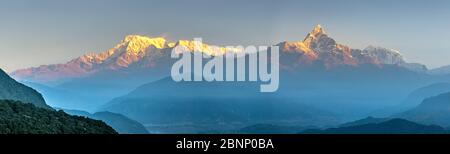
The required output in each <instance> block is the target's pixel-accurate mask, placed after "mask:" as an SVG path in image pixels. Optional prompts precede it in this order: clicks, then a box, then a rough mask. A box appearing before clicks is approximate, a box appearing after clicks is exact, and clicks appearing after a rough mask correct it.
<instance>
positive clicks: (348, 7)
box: [0, 0, 450, 71]
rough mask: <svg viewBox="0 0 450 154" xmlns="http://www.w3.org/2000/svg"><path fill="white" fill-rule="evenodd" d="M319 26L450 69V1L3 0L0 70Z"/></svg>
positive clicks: (238, 41) (234, 41)
mask: <svg viewBox="0 0 450 154" xmlns="http://www.w3.org/2000/svg"><path fill="white" fill-rule="evenodd" d="M316 24H321V25H322V26H323V27H324V28H325V30H326V31H327V32H328V34H329V35H330V36H331V37H333V38H335V39H336V40H337V41H338V42H339V43H342V44H346V45H350V46H351V47H354V48H364V47H366V46H368V45H376V46H383V47H387V48H393V49H396V50H399V51H401V52H402V53H403V55H404V56H405V58H406V59H407V60H408V61H410V62H420V63H423V64H426V65H427V66H428V67H430V68H434V67H438V66H442V65H448V64H450V60H449V59H450V1H448V0H434V1H429V0H371V1H364V0H314V1H313V0H306V1H302V0H104V1H100V0H76V1H74V0H72V1H70V0H0V68H3V69H6V70H7V71H13V70H15V69H18V68H25V67H29V66H39V65H41V64H52V63H61V62H66V61H68V60H70V59H73V58H75V57H78V56H80V55H82V54H84V53H88V52H101V51H104V50H106V49H108V48H111V47H113V46H114V45H115V44H117V43H118V42H120V40H122V38H123V37H124V36H126V35H128V34H141V35H147V36H164V37H166V38H167V39H169V40H178V39H192V38H194V37H202V38H203V40H204V42H208V43H210V44H216V45H271V44H276V43H278V42H281V41H285V40H288V41H296V40H302V39H303V38H304V37H305V36H306V34H307V33H308V32H309V31H310V30H311V29H312V28H313V26H314V25H316Z"/></svg>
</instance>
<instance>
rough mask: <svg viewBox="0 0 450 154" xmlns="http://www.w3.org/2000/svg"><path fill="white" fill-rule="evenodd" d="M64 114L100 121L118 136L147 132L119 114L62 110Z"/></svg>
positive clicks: (140, 125)
mask: <svg viewBox="0 0 450 154" xmlns="http://www.w3.org/2000/svg"><path fill="white" fill-rule="evenodd" d="M64 112H66V113H68V114H70V115H77V116H83V117H89V118H92V119H97V120H101V121H103V122H105V123H106V124H108V125H109V126H111V127H112V128H113V129H114V130H116V131H117V132H118V133H119V134H148V131H147V130H146V129H145V127H144V126H143V125H142V124H140V123H139V122H137V121H134V120H132V119H130V118H128V117H125V116H123V115H121V114H117V113H111V112H97V113H94V114H91V113H89V112H85V111H78V110H64Z"/></svg>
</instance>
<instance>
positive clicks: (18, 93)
mask: <svg viewBox="0 0 450 154" xmlns="http://www.w3.org/2000/svg"><path fill="white" fill-rule="evenodd" d="M2 99H3V100H5V99H8V100H16V101H21V102H24V103H31V104H33V105H35V106H37V107H42V108H47V109H50V107H49V106H47V104H45V101H44V98H43V97H42V95H41V94H40V93H38V92H37V91H36V90H34V89H32V88H30V87H27V86H25V85H23V84H21V83H18V82H16V81H15V80H14V79H12V78H11V77H9V76H8V75H7V74H6V73H5V72H3V70H1V69H0V100H2Z"/></svg>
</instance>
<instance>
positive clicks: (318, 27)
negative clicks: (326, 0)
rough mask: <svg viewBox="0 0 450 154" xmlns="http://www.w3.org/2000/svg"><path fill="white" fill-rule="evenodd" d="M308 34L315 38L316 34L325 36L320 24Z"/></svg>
mask: <svg viewBox="0 0 450 154" xmlns="http://www.w3.org/2000/svg"><path fill="white" fill-rule="evenodd" d="M309 34H311V35H314V36H316V35H318V34H325V31H324V30H323V28H322V26H321V25H320V24H317V25H316V26H315V27H314V29H313V30H312V31H311V33H309Z"/></svg>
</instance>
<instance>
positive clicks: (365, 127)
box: [301, 118, 448, 134]
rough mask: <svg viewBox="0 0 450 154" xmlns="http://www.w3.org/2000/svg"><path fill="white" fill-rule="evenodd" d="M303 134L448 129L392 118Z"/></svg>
mask: <svg viewBox="0 0 450 154" xmlns="http://www.w3.org/2000/svg"><path fill="white" fill-rule="evenodd" d="M301 133H302V134H446V133H448V131H447V130H445V129H444V128H442V127H440V126H437V125H423V124H418V123H415V122H411V121H408V120H404V119H397V118H395V119H391V120H388V121H384V122H380V123H369V124H362V125H355V126H347V127H338V128H328V129H325V130H317V129H310V130H305V131H303V132H301Z"/></svg>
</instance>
